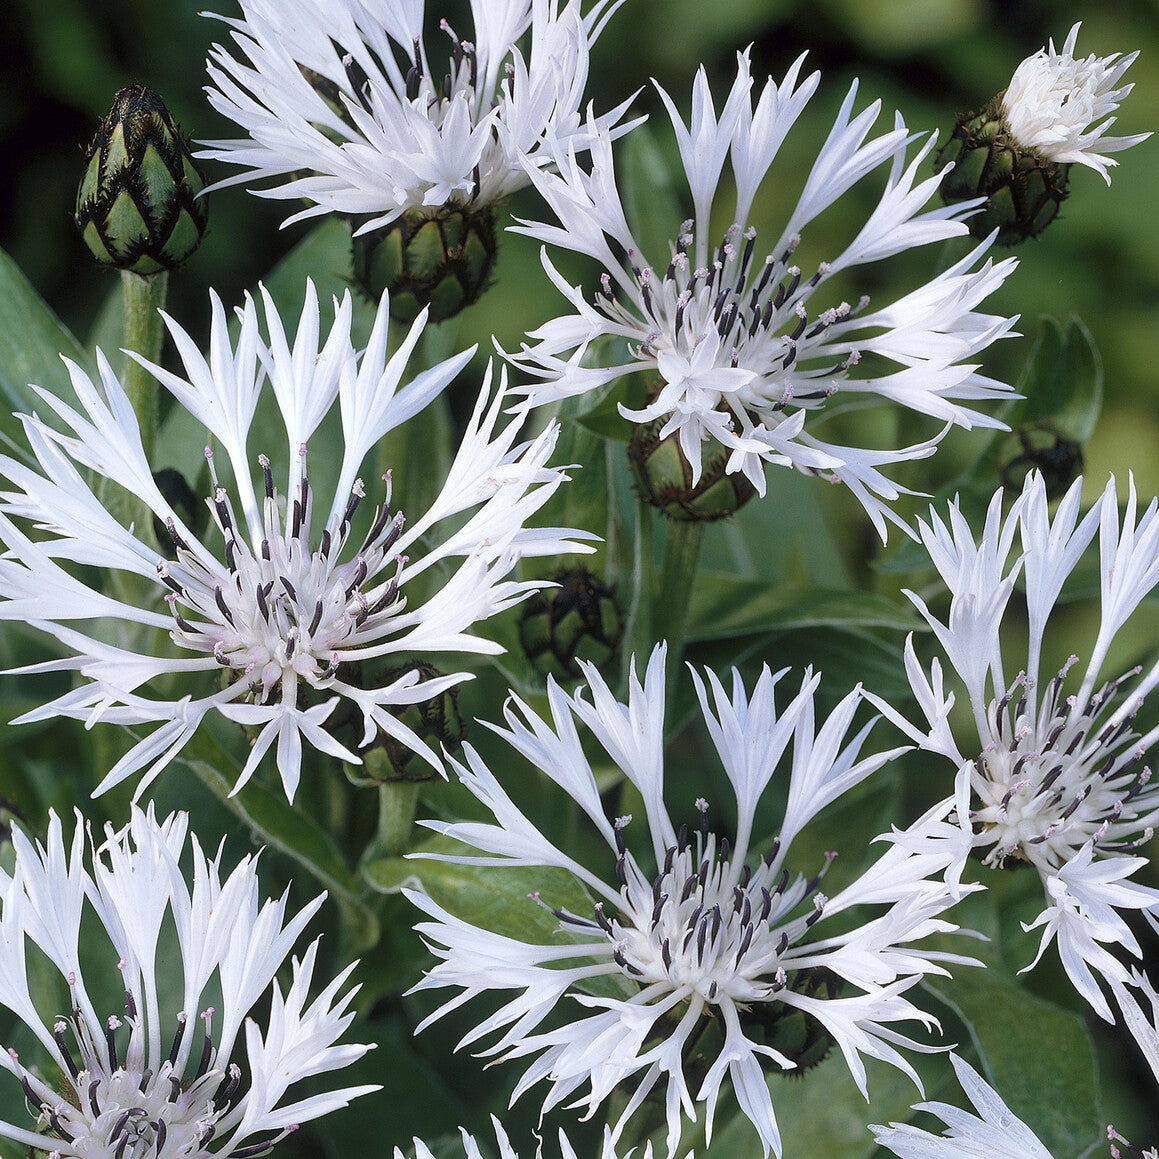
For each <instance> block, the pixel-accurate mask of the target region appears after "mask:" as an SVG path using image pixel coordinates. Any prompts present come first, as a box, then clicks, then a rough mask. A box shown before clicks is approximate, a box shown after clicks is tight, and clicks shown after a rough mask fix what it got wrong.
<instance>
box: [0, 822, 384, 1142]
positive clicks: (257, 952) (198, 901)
mask: <svg viewBox="0 0 1159 1159" xmlns="http://www.w3.org/2000/svg"><path fill="white" fill-rule="evenodd" d="M188 822H189V819H188V817H187V815H186V814H184V813H174V814H173V815H172V816H170V817H168V818H166V820H164V821H162V822H158V821H157V820H155V818H154V816H153V812H152V810H151V809H150V811H149V812H148V813H143V812H141V811H140V810H139V809H137V808H134V809H133V814H132V820H131V821H130V823H129V824H128V825H127V826H125V828H123V829H121V830H120V831H118V832H114V831H113V829H112V827H111V826H109V827H108V828H107V830H106V840H105V842H104V843H103V844H102V845H101V846H100V847H99V848H94V850H93V852H92V856H91V866H92V868H91V870H90V869H89V868H86V866H85V864H84V862H85V838H84V829H83V827H82V818H81V817H80V815H79V814H78V815H77V825H76V829H75V831H74V834H73V839H72V843H71V847H70V848H69V849H68V850H67V851H66V850H65V846H64V840H63V837H62V833H61V824H60V821H59V819H58V818H57V817H56V815H55V814H53V815H51V817H50V821H49V829H48V836H47V840H46V842H45V844H44V845H40V844H36V845H33V844H32V842H31V841H29V839H28V838H27V837H26V836H25V835H24V834H23V833H22V832H21V831H20V830H19V828H16V829H14V830H13V835H12V839H13V845H14V847H15V851H16V862H15V867H14V868H13V871H12V876H11V877H9V876H8V875H7V874H5V873H3V872H2V871H0V906H2V908H0V1005H3V1006H4V1007H5V1008H6V1009H7V1010H9V1011H11V1012H12V1014H14V1015H15V1016H16V1018H17V1019H19V1020H20V1021H21V1022H23V1024H24V1026H25V1028H26V1033H27V1035H28V1036H31V1038H32V1039H34V1040H35V1041H36V1042H37V1043H39V1046H40V1051H39V1053H41V1054H42V1055H43V1056H44V1058H45V1059H46V1060H47V1062H48V1065H47V1066H45V1067H43V1068H42V1067H41V1066H39V1065H32V1061H31V1060H30V1059H22V1058H21V1057H20V1056H19V1055H18V1054H17V1052H16V1051H15V1050H13V1049H11V1048H8V1049H6V1050H3V1051H0V1067H2V1068H3V1069H4V1070H6V1071H7V1072H8V1073H9V1074H10V1075H11V1076H12V1078H13V1079H14V1080H15V1082H16V1083H19V1085H20V1088H21V1089H22V1091H23V1097H21V1095H20V1094H19V1093H18V1092H17V1091H16V1089H15V1084H12V1089H11V1090H10V1091H9V1093H8V1094H7V1095H6V1096H5V1099H4V1111H3V1114H4V1116H5V1118H4V1119H2V1120H0V1137H3V1138H6V1139H11V1140H13V1141H14V1142H16V1143H19V1144H21V1145H22V1146H25V1147H28V1148H31V1149H32V1150H33V1151H36V1152H44V1153H47V1154H48V1155H50V1156H77V1157H78V1159H95V1157H99V1156H108V1157H116V1159H147V1157H148V1159H152V1157H153V1156H167V1155H188V1156H193V1157H196V1159H208V1157H209V1156H212V1155H223V1156H225V1155H230V1156H235V1157H247V1159H248V1157H250V1156H257V1155H264V1154H265V1153H267V1152H268V1151H269V1150H270V1149H271V1148H272V1147H273V1146H274V1145H275V1144H276V1143H278V1142H279V1141H280V1140H281V1139H283V1138H284V1137H285V1136H286V1135H287V1134H288V1133H289V1132H290V1131H292V1130H294V1129H295V1128H296V1127H297V1126H298V1125H300V1124H301V1123H304V1122H307V1121H309V1120H311V1119H316V1118H318V1117H320V1116H322V1115H325V1114H328V1113H329V1112H330V1111H333V1110H337V1109H338V1108H340V1107H345V1106H346V1105H347V1104H348V1103H349V1102H350V1100H351V1099H353V1098H355V1097H357V1096H358V1095H362V1094H366V1093H368V1092H369V1091H373V1090H377V1089H378V1088H377V1087H375V1086H351V1087H343V1088H338V1089H332V1090H328V1091H325V1092H322V1093H315V1094H312V1095H310V1096H308V1097H306V1098H302V1099H300V1100H298V1101H296V1102H285V1101H284V1100H285V1097H286V1093H287V1091H288V1089H289V1088H290V1087H291V1086H292V1085H293V1084H294V1083H296V1082H298V1081H300V1080H301V1079H304V1078H307V1077H309V1076H312V1075H320V1074H327V1073H329V1072H332V1071H337V1070H340V1069H341V1068H342V1067H345V1066H348V1065H350V1064H351V1063H352V1062H355V1061H356V1060H357V1059H359V1058H361V1057H362V1055H363V1054H365V1053H366V1051H367V1050H368V1049H369V1048H368V1047H366V1046H363V1045H359V1044H355V1043H351V1044H346V1045H337V1040H338V1038H339V1037H340V1036H341V1035H342V1034H343V1032H344V1031H345V1030H346V1028H347V1026H349V1024H350V1022H351V1020H352V1019H353V1017H354V1015H353V1014H352V1013H347V1012H346V1008H347V1007H348V1006H349V1005H350V1003H351V1001H352V1000H353V998H354V995H355V994H356V993H357V991H358V987H353V988H351V989H349V990H347V991H346V993H345V994H342V995H341V996H340V995H339V991H340V990H341V989H342V987H343V986H344V985H345V983H346V980H347V978H348V977H349V975H350V971H351V970H352V969H353V968H354V967H353V966H350V967H348V968H347V969H345V970H343V971H342V973H341V974H339V975H338V977H337V978H335V979H334V980H333V981H332V982H330V983H329V985H327V986H326V987H325V989H324V990H322V992H321V993H320V994H318V995H317V996H316V997H315V998H314V999H313V1001H307V995H308V992H309V990H310V987H311V984H312V981H313V974H314V965H315V955H316V951H317V946H318V943H317V942H314V943H312V944H311V945H310V947H309V949H308V950H307V951H306V953H305V955H304V956H303V957H302V958H301V959H298V958H294V959H293V980H292V982H291V984H290V986H289V989H288V990H286V991H284V992H283V990H282V987H281V986H280V985H279V983H278V982H277V981H275V974H276V972H277V971H278V969H279V968H280V967H281V966H282V965H283V963H284V961H285V959H286V956H287V955H288V954H289V952H290V950H291V948H292V947H293V945H294V943H295V942H296V941H297V940H298V937H299V935H300V934H301V932H302V930H303V928H304V927H305V925H306V923H307V922H308V921H309V919H310V918H311V917H312V916H313V914H314V913H315V912H316V911H317V909H318V907H319V906H320V905H321V904H322V900H323V897H324V895H323V896H320V897H317V898H315V899H314V900H313V901H312V902H310V903H309V905H307V906H306V907H305V909H303V910H302V911H301V912H300V913H298V914H296V915H293V916H290V917H289V918H288V920H287V914H286V899H285V897H282V898H281V899H279V900H278V901H272V900H268V901H265V902H260V901H259V896H260V895H259V892H258V881H257V872H256V868H257V866H256V858H253V857H248V856H247V857H245V858H243V860H242V861H241V863H240V864H239V865H238V866H237V868H236V869H235V870H234V871H233V872H232V873H230V874H229V875H228V877H226V878H225V879H224V880H223V879H222V876H221V872H220V858H221V855H220V852H219V853H218V854H217V855H216V856H215V857H213V858H209V857H207V856H206V855H205V854H204V853H203V852H202V850H201V846H200V845H199V844H198V842H197V838H196V837H195V836H194V837H192V838H191V841H190V845H191V849H190V850H189V851H188V853H187V854H186V856H188V857H191V858H192V862H193V874H192V883H193V884H192V886H190V885H189V884H188V881H187V879H186V874H185V871H183V870H182V868H181V866H180V863H179V862H180V859H181V857H182V855H183V851H184V850H185V848H186V841H185V838H186V831H187V828H188ZM82 924H83V927H84V933H83V936H82V929H81V928H82ZM32 947H35V950H33V952H32V953H31V954H30V953H29V951H30V949H32ZM46 961H47V963H48V964H50V965H51V967H52V969H53V970H54V971H56V972H57V973H58V974H59V976H60V979H61V980H62V985H61V988H60V989H61V993H64V992H65V989H66V988H67V994H68V1003H69V1007H68V1012H67V1013H65V1014H55V1015H54V1014H52V1013H49V1011H50V1010H51V1009H52V1007H51V1005H49V1003H51V1002H53V1001H57V1000H58V999H56V998H53V997H51V995H50V994H48V993H45V994H41V993H40V992H39V986H40V984H42V983H43V982H44V981H45V980H46V978H45V974H44V971H45V962H46ZM178 964H179V968H178ZM110 994H116V995H119V996H121V1005H120V1006H119V1008H117V1009H112V1008H109V1007H108V1006H107V1005H106V1002H107V997H108V995H110ZM166 995H174V996H176V997H177V998H178V1001H179V1005H176V1006H175V1007H174V1006H169V1005H167V1000H166V997H165V996H166ZM214 1001H216V1002H218V1003H219V1004H220V1005H219V1008H217V1009H215V1008H214V1007H213V1006H212V1005H207V1003H208V1002H214ZM258 1003H261V1006H262V1010H263V1013H262V1014H261V1015H260V1016H258V1017H259V1018H260V1022H259V1021H258V1020H256V1019H255V1018H254V1017H249V1016H248V1015H249V1014H250V1011H251V1010H252V1009H253V1008H254V1006H255V1005H257V1004H258ZM267 1007H268V1013H266V1010H267ZM30 1053H32V1052H31V1051H29V1050H27V1048H25V1054H26V1055H27V1054H30ZM22 1110H23V1111H25V1112H26V1117H25V1118H24V1119H23V1120H20V1119H17V1118H16V1115H17V1114H18V1113H19V1112H20V1111H22Z"/></svg>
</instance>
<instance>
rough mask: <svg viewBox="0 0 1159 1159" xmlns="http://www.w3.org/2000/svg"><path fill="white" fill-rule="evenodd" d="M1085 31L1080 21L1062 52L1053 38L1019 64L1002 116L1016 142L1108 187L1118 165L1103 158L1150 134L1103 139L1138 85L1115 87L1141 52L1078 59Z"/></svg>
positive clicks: (1003, 98)
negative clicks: (1086, 171) (1079, 168)
mask: <svg viewBox="0 0 1159 1159" xmlns="http://www.w3.org/2000/svg"><path fill="white" fill-rule="evenodd" d="M1081 27H1082V24H1081V22H1080V23H1079V24H1076V25H1075V26H1074V27H1073V28H1072V29H1071V30H1070V32H1069V33H1068V34H1067V38H1066V43H1065V44H1064V45H1063V46H1062V52H1056V51H1055V48H1054V41H1053V40H1052V41H1050V44H1049V46H1048V47H1047V48H1041V49H1039V50H1038V52H1036V53H1035V54H1034V55H1033V56H1028V57H1027V58H1026V59H1025V60H1024V61H1023V62H1022V63H1021V64H1020V65H1019V66H1018V68H1017V69H1016V70H1015V72H1014V76H1013V77H1011V79H1010V85H1009V87H1008V88H1007V89H1006V91H1005V93H1003V94H1002V113H1003V116H1004V117H1005V119H1006V123H1007V126H1008V128H1009V130H1010V135H1011V137H1013V139H1014V141H1015V143H1016V144H1018V145H1020V146H1022V147H1023V148H1024V149H1033V150H1034V151H1035V152H1037V153H1040V154H1041V155H1042V156H1043V157H1045V158H1046V159H1047V160H1048V161H1053V162H1055V163H1056V164H1069V163H1075V164H1079V165H1086V166H1088V167H1089V168H1091V169H1094V170H1096V171H1097V172H1098V173H1100V174H1102V176H1103V179H1104V180H1105V181H1106V182H1107V184H1108V185H1110V183H1111V175H1110V173H1108V172H1107V170H1108V169H1109V168H1110V167H1111V166H1112V165H1118V161H1116V160H1115V159H1114V158H1112V157H1106V156H1104V154H1106V153H1118V152H1119V151H1120V150H1122V149H1129V148H1130V147H1131V146H1132V145H1137V144H1138V143H1139V142H1140V141H1145V140H1146V139H1147V138H1148V137H1150V136H1151V134H1150V133H1136V134H1135V135H1134V136H1131V137H1107V136H1104V134H1105V133H1106V131H1107V130H1108V129H1109V128H1110V127H1111V126H1112V125H1113V124H1114V123H1115V120H1116V118H1114V117H1112V116H1109V114H1110V113H1113V112H1114V111H1115V110H1116V109H1117V108H1118V107H1119V102H1120V101H1121V100H1122V99H1123V98H1124V97H1125V96H1126V95H1127V94H1128V93H1129V92H1130V91H1131V89H1133V88H1134V87H1135V86H1134V85H1129V84H1128V85H1123V86H1122V87H1121V88H1116V87H1115V86H1116V85H1117V84H1118V83H1119V81H1120V80H1121V79H1122V77H1123V73H1125V72H1126V71H1127V69H1128V68H1130V66H1131V65H1132V64H1133V63H1134V61H1135V58H1136V57H1137V56H1138V55H1139V54H1138V53H1137V52H1132V53H1129V54H1128V55H1127V56H1120V54H1119V53H1117V52H1113V53H1111V55H1110V56H1095V55H1094V54H1092V55H1090V56H1088V57H1087V58H1086V60H1076V59H1075V56H1074V46H1075V40H1076V39H1077V38H1078V33H1079V28H1081ZM1103 118H1106V119H1105V120H1104V119H1103ZM1096 122H1098V123H1097V124H1096Z"/></svg>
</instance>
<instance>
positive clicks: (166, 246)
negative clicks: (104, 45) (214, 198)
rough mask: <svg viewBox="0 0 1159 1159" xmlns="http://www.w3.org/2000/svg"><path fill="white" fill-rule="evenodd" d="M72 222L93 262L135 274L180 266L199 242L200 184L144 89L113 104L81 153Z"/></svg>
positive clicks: (203, 214) (167, 120)
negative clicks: (83, 166)
mask: <svg viewBox="0 0 1159 1159" xmlns="http://www.w3.org/2000/svg"><path fill="white" fill-rule="evenodd" d="M85 160H86V162H87V168H86V169H85V175H84V179H83V180H82V181H81V184H80V189H79V190H78V191H77V199H76V224H77V228H78V229H79V230H80V232H81V236H82V237H83V238H84V240H85V244H86V245H87V246H88V247H89V249H90V250H92V252H93V254H94V256H95V257H96V258H97V260H98V261H101V262H104V263H105V265H109V266H115V267H116V268H117V269H120V270H131V271H132V272H133V273H135V274H155V273H157V272H158V271H159V270H169V269H172V268H173V267H174V266H179V265H180V264H181V263H182V262H183V261H185V259H186V258H188V257H189V255H190V254H192V253H193V251H194V250H195V249H197V247H198V245H200V244H201V239H202V237H203V236H204V234H205V226H206V222H207V220H208V209H207V206H206V203H205V199H204V198H198V196H197V195H198V193H200V192H201V190H202V189H203V188H204V186H205V182H204V180H203V179H202V176H201V174H200V173H199V172H198V170H197V166H196V165H195V164H194V163H193V157H192V155H191V154H190V152H189V145H188V142H187V141H186V140H185V137H184V136H183V135H182V133H181V130H180V129H179V128H178V126H177V124H176V122H175V121H174V120H173V118H172V117H171V116H170V115H169V110H168V109H167V108H166V107H165V102H164V101H162V100H161V98H160V97H159V96H158V95H157V93H155V92H154V91H153V90H152V89H151V88H148V87H146V86H145V85H129V87H128V88H124V89H121V91H120V92H119V93H117V95H116V96H115V97H114V98H113V107H112V109H110V110H109V115H108V116H107V117H106V118H105V119H104V120H103V121H102V122H101V127H100V128H99V129H98V130H97V135H96V136H95V137H94V138H93V142H92V144H91V145H90V146H89V148H88V150H87V152H86V153H85Z"/></svg>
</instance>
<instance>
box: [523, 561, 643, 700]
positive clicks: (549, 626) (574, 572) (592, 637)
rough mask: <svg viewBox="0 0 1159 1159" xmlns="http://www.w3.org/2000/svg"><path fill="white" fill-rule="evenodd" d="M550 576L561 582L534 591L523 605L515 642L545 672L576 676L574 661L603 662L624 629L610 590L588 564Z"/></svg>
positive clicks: (613, 592)
mask: <svg viewBox="0 0 1159 1159" xmlns="http://www.w3.org/2000/svg"><path fill="white" fill-rule="evenodd" d="M552 579H553V580H554V581H555V582H556V583H557V584H558V585H559V586H558V587H554V588H544V590H543V591H540V592H536V593H535V595H533V596H531V598H530V599H528V600H527V601H526V602H525V603H524V605H523V615H522V616H521V617H520V620H519V642H520V643H521V644H522V645H523V651H524V652H525V653H526V655H527V657H528V659H529V660H531V662H532V663H533V664H534V665H535V666H536V668H537V669H539V671H540V672H542V673H543V674H544V675H545V676H547V675H551V676H554V677H555V678H556V679H557V680H574V679H576V678H577V677H578V676H580V675H581V672H580V668H579V665H578V664H577V663H576V661H577V660H588V661H590V662H591V663H593V664H595V665H596V667H599V666H600V665H602V664H604V663H605V662H606V661H607V660H608V658H609V657H610V656H611V655H612V653H613V652H614V651H615V650H616V646H617V645H618V644H619V642H620V637H621V636H622V635H623V632H624V620H623V616H622V615H621V614H620V606H619V604H617V603H616V593H615V590H614V589H613V588H611V587H610V586H609V585H607V584H605V583H601V582H600V580H599V578H598V577H597V576H594V575H593V574H592V573H591V572H590V571H588V569H587V568H586V567H574V568H565V569H564V570H562V571H559V572H557V573H556V574H555V575H554V576H552Z"/></svg>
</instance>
